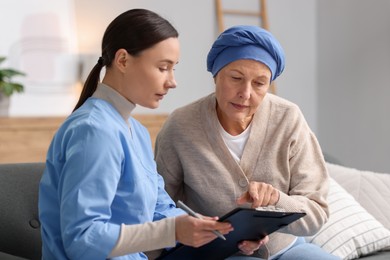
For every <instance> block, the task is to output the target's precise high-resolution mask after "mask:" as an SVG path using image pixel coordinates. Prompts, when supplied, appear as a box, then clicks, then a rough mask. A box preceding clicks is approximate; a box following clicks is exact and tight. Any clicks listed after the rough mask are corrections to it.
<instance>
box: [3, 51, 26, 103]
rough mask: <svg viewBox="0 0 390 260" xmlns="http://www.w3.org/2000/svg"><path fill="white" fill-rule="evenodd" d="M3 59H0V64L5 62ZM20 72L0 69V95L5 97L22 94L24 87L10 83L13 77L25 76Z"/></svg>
mask: <svg viewBox="0 0 390 260" xmlns="http://www.w3.org/2000/svg"><path fill="white" fill-rule="evenodd" d="M5 59H6V58H5V57H0V64H1V63H2V62H3V61H5ZM25 75H26V74H24V73H23V72H21V71H18V70H14V69H9V68H4V69H2V68H0V93H3V94H4V95H5V96H8V97H9V96H11V95H12V94H13V93H14V92H23V91H24V86H23V85H22V84H20V83H15V82H13V81H12V78H13V77H14V76H25Z"/></svg>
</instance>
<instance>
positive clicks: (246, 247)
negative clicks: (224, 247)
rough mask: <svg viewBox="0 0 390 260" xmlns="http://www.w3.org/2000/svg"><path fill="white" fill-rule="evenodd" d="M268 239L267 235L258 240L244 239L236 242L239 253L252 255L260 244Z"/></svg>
mask: <svg viewBox="0 0 390 260" xmlns="http://www.w3.org/2000/svg"><path fill="white" fill-rule="evenodd" d="M268 241H269V237H268V236H266V237H264V238H263V239H262V240H258V241H250V240H245V241H242V242H240V243H239V244H238V248H239V249H240V251H241V253H243V254H244V255H252V254H253V253H254V252H255V251H256V250H258V249H259V248H260V247H261V246H262V245H264V244H266V243H268Z"/></svg>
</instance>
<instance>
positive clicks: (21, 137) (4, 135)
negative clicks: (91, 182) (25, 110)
mask: <svg viewBox="0 0 390 260" xmlns="http://www.w3.org/2000/svg"><path fill="white" fill-rule="evenodd" d="M134 117H135V118H136V119H137V120H139V121H140V122H141V123H142V124H143V125H144V126H145V127H147V128H148V130H149V133H150V136H151V140H152V144H153V145H154V141H155V139H156V135H157V133H158V131H160V128H161V126H162V125H163V123H164V121H165V119H166V118H167V115H166V114H158V115H134ZM64 119H65V118H64V117H25V118H23V117H14V118H13V117H0V163H16V162H44V161H45V158H46V152H47V149H48V148H49V145H50V142H51V140H52V138H53V135H54V133H55V132H56V131H57V129H58V127H59V126H60V125H61V123H62V122H63V121H64Z"/></svg>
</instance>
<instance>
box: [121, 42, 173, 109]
mask: <svg viewBox="0 0 390 260" xmlns="http://www.w3.org/2000/svg"><path fill="white" fill-rule="evenodd" d="M179 55H180V46H179V40H178V38H168V39H166V40H164V41H161V42H159V43H157V44H156V45H154V46H153V47H151V48H149V49H146V50H144V51H142V52H141V53H140V54H139V55H137V56H131V55H129V56H130V57H129V60H128V62H129V65H130V66H128V67H127V69H126V73H125V82H126V84H127V86H126V88H124V89H123V92H122V95H124V96H125V97H126V98H127V99H128V100H130V101H131V102H133V103H134V104H138V105H141V106H143V107H147V108H157V107H158V106H159V104H160V101H161V100H162V99H163V98H164V96H165V95H166V94H167V93H168V91H169V89H171V88H175V87H176V80H175V77H174V66H175V65H176V64H177V63H178V61H179Z"/></svg>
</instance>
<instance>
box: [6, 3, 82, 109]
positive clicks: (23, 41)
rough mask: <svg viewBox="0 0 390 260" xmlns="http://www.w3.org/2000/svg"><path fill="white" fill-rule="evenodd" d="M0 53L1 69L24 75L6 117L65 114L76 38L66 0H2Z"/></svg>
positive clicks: (74, 74) (71, 9)
mask: <svg viewBox="0 0 390 260" xmlns="http://www.w3.org/2000/svg"><path fill="white" fill-rule="evenodd" d="M1 8H2V9H1V10H2V14H1V21H2V22H1V23H0V30H1V32H2V38H1V41H0V55H2V56H7V57H8V59H7V63H6V64H5V65H8V66H11V67H13V68H16V69H19V70H22V71H24V72H27V76H26V77H20V78H19V79H18V78H15V79H16V80H19V81H20V82H22V83H23V84H24V86H25V92H24V93H23V94H17V95H14V96H12V98H11V107H10V114H11V115H12V116H35V115H50V116H51V115H58V114H65V113H68V112H69V111H70V110H71V108H72V107H73V102H74V100H75V98H76V97H75V93H74V86H75V83H76V78H77V66H78V61H77V53H78V52H77V37H75V36H76V35H75V16H74V6H73V2H72V1H69V0H58V1H47V0H34V1H29V0H17V1H11V0H3V1H2V2H1Z"/></svg>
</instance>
